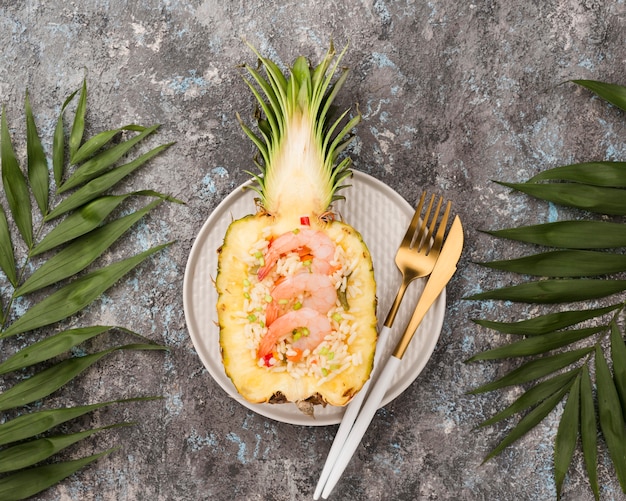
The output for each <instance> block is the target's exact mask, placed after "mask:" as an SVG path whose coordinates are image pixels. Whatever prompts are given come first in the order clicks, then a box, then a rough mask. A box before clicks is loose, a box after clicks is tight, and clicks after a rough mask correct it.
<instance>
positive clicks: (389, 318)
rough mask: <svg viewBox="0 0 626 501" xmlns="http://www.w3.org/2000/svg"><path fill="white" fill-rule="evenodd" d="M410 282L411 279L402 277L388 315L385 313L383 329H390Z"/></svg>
mask: <svg viewBox="0 0 626 501" xmlns="http://www.w3.org/2000/svg"><path fill="white" fill-rule="evenodd" d="M412 280H413V279H412V278H407V277H406V276H405V275H403V276H402V283H401V284H400V288H399V289H398V292H397V294H396V298H395V299H394V300H393V304H392V305H391V308H390V309H389V313H387V318H385V323H384V326H385V327H388V328H391V326H392V325H393V321H394V320H395V319H396V314H397V313H398V309H399V308H400V303H402V298H403V297H404V293H405V292H406V288H407V287H408V286H409V284H410V283H411V281H412Z"/></svg>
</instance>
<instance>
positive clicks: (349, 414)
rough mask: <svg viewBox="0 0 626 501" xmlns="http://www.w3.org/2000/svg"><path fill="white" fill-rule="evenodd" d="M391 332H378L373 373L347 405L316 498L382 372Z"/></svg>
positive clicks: (318, 496) (314, 496)
mask: <svg viewBox="0 0 626 501" xmlns="http://www.w3.org/2000/svg"><path fill="white" fill-rule="evenodd" d="M390 332H391V329H390V328H389V327H387V326H383V328H382V329H381V330H380V333H379V334H378V342H377V346H376V352H375V353H374V368H373V369H372V374H371V375H370V378H369V379H368V380H367V381H366V382H365V384H364V385H363V387H362V388H361V390H360V391H359V392H358V393H357V394H356V395H355V397H354V398H353V399H352V401H351V402H350V403H349V404H348V405H347V407H346V411H345V412H344V414H343V417H342V418H341V424H340V425H339V429H338V430H337V433H336V434H335V439H334V440H333V445H331V447H330V451H329V452H328V457H327V458H326V463H324V468H323V469H322V473H321V475H320V479H319V480H318V482H317V486H316V487H315V493H314V494H313V499H314V500H317V499H319V498H320V495H321V494H322V490H323V488H324V486H325V484H326V481H327V480H328V477H329V476H330V473H331V471H332V469H333V467H334V466H335V461H336V460H337V457H338V456H339V454H340V453H341V451H342V448H343V446H344V443H345V441H346V439H347V438H348V434H349V433H350V430H351V429H352V425H353V423H354V421H355V420H356V417H357V415H358V414H359V411H360V410H361V406H362V405H363V401H364V400H365V396H366V395H367V392H368V390H369V387H370V384H371V382H372V379H375V373H376V372H379V373H380V368H379V364H380V363H381V359H382V357H383V354H384V352H385V351H386V347H387V343H388V340H389V334H390Z"/></svg>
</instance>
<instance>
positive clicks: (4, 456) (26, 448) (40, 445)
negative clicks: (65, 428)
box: [0, 423, 134, 473]
mask: <svg viewBox="0 0 626 501" xmlns="http://www.w3.org/2000/svg"><path fill="white" fill-rule="evenodd" d="M132 424H134V423H119V424H113V425H110V426H101V427H100V428H92V429H90V430H85V431H79V432H78V433H70V434H66V435H54V436H51V437H43V438H38V439H36V440H31V441H29V442H23V443H20V444H18V445H14V446H12V447H8V448H6V449H3V450H2V451H0V473H7V472H10V471H16V470H20V469H22V468H27V467H29V466H33V465H35V464H37V463H39V462H41V461H43V460H45V459H48V458H49V457H50V456H53V455H54V454H56V453H58V452H60V451H62V450H63V449H67V448H68V447H69V446H70V445H73V444H75V443H76V442H80V441H81V440H83V439H85V438H89V437H90V436H91V435H94V434H96V433H98V432H100V431H103V430H109V429H111V428H119V427H120V426H130V425H132Z"/></svg>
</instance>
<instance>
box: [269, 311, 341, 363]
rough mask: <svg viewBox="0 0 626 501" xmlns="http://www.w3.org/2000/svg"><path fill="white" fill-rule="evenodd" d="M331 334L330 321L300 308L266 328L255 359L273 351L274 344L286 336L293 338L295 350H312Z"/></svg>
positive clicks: (318, 314)
mask: <svg viewBox="0 0 626 501" xmlns="http://www.w3.org/2000/svg"><path fill="white" fill-rule="evenodd" d="M330 332H331V325H330V320H328V317H327V316H326V315H324V314H322V313H320V312H319V311H315V310H314V309H312V308H301V309H299V310H292V311H290V312H288V313H285V314H284V315H283V316H282V317H279V318H277V319H276V320H275V321H274V323H272V325H270V326H269V327H268V330H267V333H266V334H265V336H263V339H261V343H260V344H259V348H258V350H257V357H258V358H264V357H265V356H266V355H269V354H270V353H272V351H273V350H274V347H275V346H276V344H277V343H278V342H279V341H281V340H283V339H285V338H286V337H288V336H292V335H293V337H294V341H293V343H292V344H291V346H292V347H293V348H294V349H297V350H302V351H304V350H313V349H315V347H316V346H317V345H319V344H320V343H321V342H322V341H323V340H324V337H325V336H326V335H327V334H330Z"/></svg>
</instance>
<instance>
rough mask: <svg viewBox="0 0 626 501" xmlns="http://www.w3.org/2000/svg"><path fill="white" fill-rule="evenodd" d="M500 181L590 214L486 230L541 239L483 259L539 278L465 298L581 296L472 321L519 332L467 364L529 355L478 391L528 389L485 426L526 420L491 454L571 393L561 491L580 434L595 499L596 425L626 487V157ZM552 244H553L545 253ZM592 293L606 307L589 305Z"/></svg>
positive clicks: (616, 95)
mask: <svg viewBox="0 0 626 501" xmlns="http://www.w3.org/2000/svg"><path fill="white" fill-rule="evenodd" d="M575 83H576V84H578V85H581V86H583V87H585V88H587V89H589V90H591V91H593V92H594V93H595V94H597V95H598V96H599V97H600V98H602V99H604V100H606V101H608V102H609V103H611V104H613V105H614V106H617V107H618V108H620V109H622V110H624V111H626V87H622V86H618V85H612V84H606V83H603V82H596V81H591V80H576V81H575ZM499 184H501V185H503V186H506V187H509V188H511V189H513V190H515V191H519V192H521V193H525V194H526V195H529V196H532V197H535V198H537V199H539V200H544V201H547V202H550V203H555V204H558V205H563V206H567V207H573V208H575V209H580V210H581V211H584V212H583V214H586V216H584V217H582V218H580V219H577V220H574V221H557V222H550V223H545V224H537V225H532V226H523V227H517V228H508V229H502V230H495V231H487V232H486V233H488V234H490V235H492V236H494V237H497V238H503V239H509V240H514V241H518V242H524V243H526V244H535V245H537V246H538V247H539V248H540V249H541V250H540V251H539V252H537V253H535V254H531V255H526V256H522V257H518V258H513V259H508V260H499V261H492V262H487V263H479V264H482V265H483V266H486V267H489V268H492V269H497V270H502V271H506V272H512V273H518V274H521V275H524V276H525V277H528V276H531V277H532V276H534V277H535V278H529V279H526V281H523V280H521V281H519V282H518V283H517V284H516V285H513V286H509V287H502V288H499V289H495V290H489V291H484V292H480V293H477V294H474V295H472V296H470V297H468V298H467V299H472V300H485V299H489V300H498V301H513V302H522V303H540V304H550V305H552V308H553V309H554V308H555V306H554V305H558V304H563V303H572V302H573V303H576V302H579V303H578V305H579V307H578V308H577V309H576V308H575V309H570V310H564V311H554V310H553V311H550V312H548V313H543V314H540V315H537V316H535V317H531V318H526V319H523V320H518V321H515V322H501V321H497V320H487V319H475V320H474V321H475V322H476V323H477V324H479V325H481V326H483V327H485V328H489V329H493V330H495V331H496V332H499V333H501V334H507V335H509V336H513V338H512V339H511V340H510V341H509V342H508V344H503V345H502V346H498V347H496V348H493V349H490V350H487V351H485V352H482V353H478V354H476V355H474V356H473V357H471V358H470V359H469V360H468V362H478V361H484V360H504V359H511V358H515V359H522V360H523V362H522V363H521V365H520V366H519V367H518V368H516V369H513V370H512V371H511V372H509V373H508V374H506V375H504V376H502V377H501V378H500V379H498V380H496V381H492V382H490V383H487V384H484V385H483V386H481V387H479V388H476V389H474V390H473V391H472V392H471V393H474V394H477V393H482V392H486V391H494V390H498V389H501V388H504V387H505V386H509V385H529V386H530V387H529V388H527V389H526V390H525V392H524V393H523V394H522V395H521V396H520V397H519V398H518V399H517V400H516V401H515V402H514V403H513V404H511V405H510V406H509V407H507V408H506V409H504V410H502V411H501V412H499V413H497V414H496V415H495V416H493V417H492V418H490V419H488V420H487V421H485V422H484V423H482V425H483V426H488V425H492V424H495V423H497V422H500V421H503V420H505V419H508V418H511V417H512V416H514V415H517V416H518V417H519V420H518V423H517V425H516V426H514V427H513V428H512V430H511V431H509V432H508V434H507V435H506V436H505V437H504V439H503V440H502V441H501V442H500V443H499V444H498V445H496V447H495V448H494V449H493V450H492V451H491V452H490V453H489V454H488V456H487V458H486V460H487V459H490V458H492V457H493V456H495V455H497V454H499V453H500V452H501V451H502V450H503V449H504V448H506V447H507V446H509V445H511V444H512V443H513V442H514V441H516V440H517V439H518V438H520V437H521V436H523V435H524V434H525V433H527V432H528V431H529V430H531V429H532V428H533V427H535V426H536V425H537V424H538V423H539V422H540V421H541V420H542V419H543V418H544V417H546V416H547V415H548V414H549V413H550V412H551V411H552V410H553V409H554V408H555V407H556V406H557V404H558V403H559V402H561V401H562V400H563V399H565V400H566V401H565V405H564V407H563V411H562V413H561V415H560V423H559V427H558V431H557V434H556V437H555V441H554V476H555V485H556V495H557V498H558V497H560V495H561V492H562V488H563V484H564V481H565V477H566V475H567V472H568V471H569V469H570V465H571V462H572V458H573V457H574V452H575V450H576V447H577V444H578V440H579V438H580V444H581V448H582V453H583V458H584V462H585V467H586V471H587V476H588V479H589V484H590V487H591V490H592V492H593V494H594V496H595V498H596V499H599V498H600V487H599V483H598V450H599V447H600V445H599V444H600V442H599V441H598V440H597V435H598V432H599V435H600V436H601V437H602V441H603V442H604V446H605V447H606V450H607V451H608V456H609V457H610V459H611V461H612V463H613V467H614V471H615V475H616V477H617V479H618V481H619V483H620V486H621V488H622V490H623V491H624V492H626V344H625V343H624V333H625V330H624V311H625V310H626V294H625V293H624V291H626V280H624V271H626V256H625V255H624V252H623V251H624V248H625V247H626V220H624V218H623V216H624V215H626V189H625V188H626V162H617V161H616V162H611V161H602V162H588V163H580V164H573V165H566V166H562V167H556V168H553V169H549V170H546V171H544V172H542V173H540V174H538V175H536V176H534V177H533V178H531V179H529V180H528V181H527V182H524V183H504V182H502V183H499ZM607 219H611V220H610V221H607ZM545 247H549V248H550V250H548V251H545ZM526 248H527V247H526ZM591 300H594V301H593V302H594V303H598V302H599V303H600V304H602V303H605V304H606V306H600V307H597V304H596V307H591V303H592V302H591ZM585 301H586V302H585ZM592 378H595V380H593V379H592ZM594 386H595V388H596V391H595V393H594V391H593V390H592V388H594Z"/></svg>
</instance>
